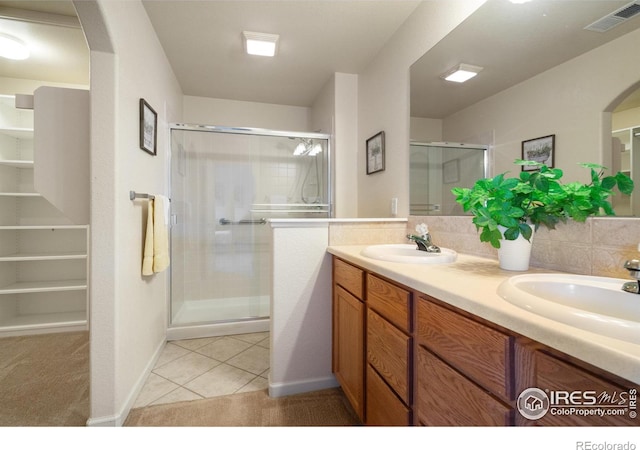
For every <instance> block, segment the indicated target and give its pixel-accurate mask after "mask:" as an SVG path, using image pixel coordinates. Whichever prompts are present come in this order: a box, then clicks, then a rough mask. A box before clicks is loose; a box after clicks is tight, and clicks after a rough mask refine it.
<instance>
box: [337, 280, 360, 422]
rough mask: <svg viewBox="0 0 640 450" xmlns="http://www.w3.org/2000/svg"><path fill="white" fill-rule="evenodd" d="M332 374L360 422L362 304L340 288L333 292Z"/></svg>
mask: <svg viewBox="0 0 640 450" xmlns="http://www.w3.org/2000/svg"><path fill="white" fill-rule="evenodd" d="M334 296H335V297H334V308H335V311H334V313H335V314H334V317H335V321H336V322H335V323H334V330H333V331H334V334H333V336H334V342H333V352H334V355H333V356H334V372H335V375H336V378H337V379H338V381H339V382H340V385H341V386H342V390H343V391H344V393H345V395H346V396H347V398H348V399H349V402H350V403H351V406H352V407H353V409H354V410H355V411H356V413H357V414H358V417H360V419H361V420H362V419H363V417H364V303H363V302H361V301H360V300H358V299H357V298H355V297H354V296H353V295H351V294H350V293H348V292H347V291H345V290H344V289H343V288H342V287H340V286H335V290H334Z"/></svg>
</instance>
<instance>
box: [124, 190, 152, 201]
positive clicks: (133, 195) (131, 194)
mask: <svg viewBox="0 0 640 450" xmlns="http://www.w3.org/2000/svg"><path fill="white" fill-rule="evenodd" d="M137 198H148V199H149V200H153V199H155V198H156V196H155V195H151V194H140V193H138V192H136V191H129V200H135V199H137Z"/></svg>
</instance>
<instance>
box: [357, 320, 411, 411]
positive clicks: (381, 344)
mask: <svg viewBox="0 0 640 450" xmlns="http://www.w3.org/2000/svg"><path fill="white" fill-rule="evenodd" d="M410 351H411V338H410V337H408V336H407V335H406V334H404V333H403V332H402V331H400V330H398V329H397V328H396V327H394V326H393V325H392V324H391V323H389V322H388V321H386V320H385V319H384V318H382V317H381V316H380V315H379V314H377V313H376V312H374V311H372V310H370V309H368V310H367V361H368V362H369V364H371V365H372V366H373V367H374V368H375V369H376V370H377V371H378V373H379V374H380V376H381V377H382V378H384V380H385V381H386V382H387V383H388V384H389V386H391V387H392V388H393V390H395V392H396V393H397V394H398V396H399V397H400V398H401V399H402V400H403V401H404V402H405V403H407V404H409V399H410V391H409V389H410V383H409V360H410Z"/></svg>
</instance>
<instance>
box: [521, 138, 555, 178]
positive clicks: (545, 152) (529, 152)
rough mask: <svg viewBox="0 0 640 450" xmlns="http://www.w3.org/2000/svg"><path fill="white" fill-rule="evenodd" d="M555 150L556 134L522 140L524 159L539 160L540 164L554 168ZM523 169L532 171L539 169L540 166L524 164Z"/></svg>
mask: <svg viewBox="0 0 640 450" xmlns="http://www.w3.org/2000/svg"><path fill="white" fill-rule="evenodd" d="M555 152H556V135H555V134H550V135H549V136H543V137H539V138H535V139H529V140H527V141H522V159H523V160H525V161H535V162H539V163H540V164H544V165H546V166H547V167H549V168H552V167H553V160H554V156H555ZM522 170H524V171H532V170H538V168H537V167H536V166H522Z"/></svg>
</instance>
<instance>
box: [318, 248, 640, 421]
mask: <svg viewBox="0 0 640 450" xmlns="http://www.w3.org/2000/svg"><path fill="white" fill-rule="evenodd" d="M412 247H413V248H412ZM328 251H329V253H330V254H331V255H332V258H333V310H332V311H333V313H332V314H333V317H332V319H333V331H332V333H333V359H332V366H333V372H334V373H335V375H336V378H337V379H338V381H339V383H340V385H341V386H342V388H343V391H344V392H345V395H346V396H347V397H348V399H349V401H350V403H351V405H352V406H353V408H354V410H355V411H356V412H357V414H358V415H359V416H360V418H361V420H362V421H363V423H365V424H367V425H425V426H451V425H480V426H486V425H502V426H506V425H521V426H526V425H563V426H574V425H585V426H591V425H624V426H637V425H638V424H640V419H638V418H637V409H640V408H639V407H638V402H637V399H636V398H637V397H636V395H637V392H638V389H639V388H638V385H639V384H640V296H636V295H634V294H630V293H627V292H622V291H621V287H622V284H623V283H624V282H625V281H627V280H617V279H610V278H600V277H589V276H579V275H570V274H563V273H550V271H549V270H542V269H535V268H532V269H531V270H529V271H527V272H522V273H517V272H508V271H504V270H501V269H500V268H499V267H498V263H497V262H496V261H494V260H491V259H486V258H480V257H476V256H470V255H465V254H456V253H455V252H453V251H451V250H447V249H442V251H441V252H440V253H434V254H425V253H426V252H419V251H417V250H415V246H412V245H405V244H393V245H380V246H365V245H330V246H329V248H328Z"/></svg>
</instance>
